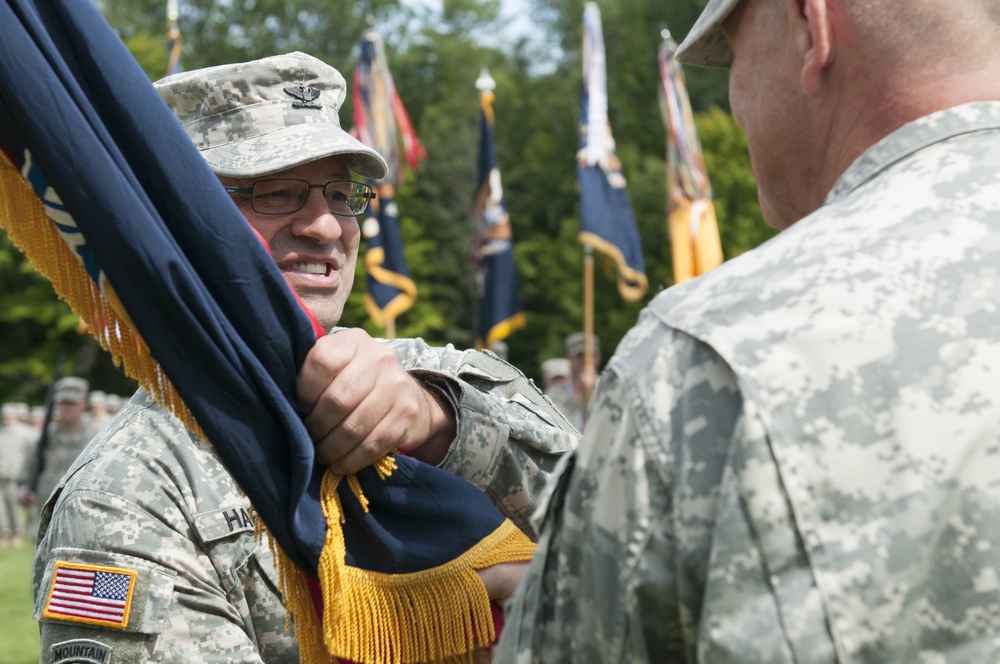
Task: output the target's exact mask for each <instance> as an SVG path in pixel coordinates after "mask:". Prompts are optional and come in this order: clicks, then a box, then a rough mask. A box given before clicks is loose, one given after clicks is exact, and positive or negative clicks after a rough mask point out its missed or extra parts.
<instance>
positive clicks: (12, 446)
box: [0, 403, 38, 548]
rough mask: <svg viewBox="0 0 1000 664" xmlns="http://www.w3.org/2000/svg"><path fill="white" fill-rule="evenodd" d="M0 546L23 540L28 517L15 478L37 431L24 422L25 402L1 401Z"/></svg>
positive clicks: (26, 410)
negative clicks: (2, 402)
mask: <svg viewBox="0 0 1000 664" xmlns="http://www.w3.org/2000/svg"><path fill="white" fill-rule="evenodd" d="M0 411H2V414H3V425H2V426H0V548H7V547H8V546H12V547H14V548H18V547H20V546H21V544H22V543H23V542H24V536H25V532H26V528H27V517H26V515H25V512H24V506H23V505H21V503H20V499H19V496H18V480H19V479H20V477H21V473H22V472H24V467H25V464H27V463H28V458H29V456H30V455H31V451H32V448H33V447H34V445H35V441H36V440H38V432H36V431H35V429H34V428H33V427H32V426H31V425H30V424H28V423H27V419H28V404H25V403H4V404H3V406H2V407H0Z"/></svg>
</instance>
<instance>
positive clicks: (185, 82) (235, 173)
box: [155, 52, 387, 179]
mask: <svg viewBox="0 0 1000 664" xmlns="http://www.w3.org/2000/svg"><path fill="white" fill-rule="evenodd" d="M155 86H156V89H157V91H158V92H159V93H160V95H161V96H162V97H163V99H164V101H166V102H167V104H168V105H169V106H170V108H171V110H172V111H173V112H174V115H176V116H177V118H178V119H179V120H180V123H181V126H182V127H183V128H184V131H185V132H187V135H188V136H190V137H191V140H193V141H194V144H195V145H196V146H197V147H198V150H200V151H201V155H202V156H203V157H204V158H205V161H207V162H208V164H209V166H211V167H212V170H213V171H215V173H216V174H217V175H226V176H230V177H234V178H248V177H255V176H258V175H265V174H267V173H274V172H276V171H281V170H284V169H288V168H293V167H295V166H298V165H300V164H304V163H306V162H310V161H315V160H317V159H322V158H324V157H328V156H331V155H338V154H342V155H344V156H345V157H346V158H347V167H348V168H350V169H351V172H352V173H357V174H358V175H361V176H364V177H367V178H373V179H380V178H383V177H385V175H386V171H387V167H386V163H385V160H384V159H383V158H382V157H381V155H379V154H378V152H376V151H375V150H373V149H371V148H369V147H368V146H366V145H364V144H362V143H361V142H360V141H358V140H357V139H356V138H354V137H353V136H351V135H350V134H348V133H347V132H346V131H344V130H343V129H341V127H340V116H339V114H338V112H339V111H340V107H341V105H342V104H343V103H344V98H345V97H346V95H347V84H346V83H345V81H344V77H343V76H342V75H341V74H340V72H339V71H337V70H336V69H334V68H333V67H331V66H330V65H328V64H326V63H325V62H323V61H322V60H319V59H317V58H314V57H313V56H311V55H306V54H305V53H297V52H296V53H288V54H285V55H275V56H271V57H268V58H261V59H260V60H253V61H251V62H241V63H237V64H227V65H219V66H217V67H208V68H206V69H197V70H194V71H190V72H184V73H181V74H175V75H174V76H169V77H167V78H165V79H162V80H160V81H157V82H156V84H155Z"/></svg>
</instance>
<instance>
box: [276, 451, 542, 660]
mask: <svg viewBox="0 0 1000 664" xmlns="http://www.w3.org/2000/svg"><path fill="white" fill-rule="evenodd" d="M383 461H385V459H383ZM379 472H380V474H381V475H383V476H385V475H387V474H388V473H386V472H384V471H383V470H382V469H380V471H379ZM342 479H343V477H342V476H340V475H336V474H334V473H332V472H330V471H328V472H327V473H326V475H325V476H324V477H323V483H322V487H321V490H320V500H321V501H322V505H323V513H324V515H325V516H326V519H327V534H326V542H325V543H324V545H323V552H322V555H321V556H320V562H319V577H320V579H319V581H320V588H321V590H322V593H323V607H324V608H323V624H322V627H321V628H320V627H319V625H318V624H317V622H318V621H317V617H316V614H315V611H314V609H313V604H312V597H311V595H310V593H309V589H308V586H307V582H306V578H305V574H304V573H303V572H302V571H301V570H300V569H298V568H297V567H295V566H294V565H293V564H292V563H291V561H290V560H288V559H287V558H285V557H284V555H283V554H282V553H281V552H280V550H279V551H277V554H278V558H279V568H280V574H279V577H280V579H281V581H280V582H281V584H282V586H283V587H282V595H283V597H284V598H285V605H286V607H287V608H288V611H289V614H290V615H292V616H293V619H294V621H295V636H296V638H297V639H298V642H299V648H300V651H301V652H300V661H302V662H303V663H304V664H321V663H324V662H330V661H336V660H335V659H334V660H331V654H332V655H333V656H334V657H338V658H344V659H347V660H350V661H352V662H365V663H371V664H374V663H382V662H395V663H400V664H403V663H416V662H427V663H440V664H445V663H448V664H450V663H452V662H454V663H459V662H471V661H472V657H473V653H474V651H475V650H476V648H477V647H482V648H485V647H487V646H489V644H490V643H492V642H493V641H494V640H496V630H495V629H494V626H493V616H492V612H491V609H490V599H489V597H488V595H487V593H486V587H485V586H484V585H483V582H482V580H481V579H480V578H479V575H478V574H476V571H475V570H477V569H484V568H486V567H489V566H491V565H497V564H500V563H507V562H518V561H527V560H530V559H531V556H532V555H533V554H534V552H535V544H534V543H533V542H532V541H531V540H530V539H529V538H528V537H527V536H526V535H525V534H524V533H522V532H521V531H520V530H519V529H518V528H517V526H515V525H514V524H513V523H512V522H511V521H510V520H509V519H505V520H504V521H503V523H502V524H501V525H500V526H499V527H498V528H497V529H496V530H495V531H494V532H493V533H491V534H490V535H489V536H487V537H486V538H485V539H483V540H481V541H480V542H478V543H477V544H476V545H475V546H473V547H472V548H471V549H469V550H468V551H466V552H465V553H463V554H462V555H461V556H459V557H458V558H455V559H453V560H451V561H449V562H447V563H444V564H442V565H440V566H438V567H434V568H431V569H428V570H423V571H420V572H412V573H408V574H385V573H380V572H372V571H369V570H363V569H360V568H357V567H350V566H348V565H347V564H346V562H345V556H346V547H345V543H344V532H343V529H342V527H341V524H342V523H343V520H344V513H343V510H342V508H341V504H340V498H339V495H338V494H337V486H338V485H339V483H340V481H341V480H342ZM347 479H348V482H349V483H350V484H351V490H352V493H353V494H354V495H355V497H356V498H357V499H358V501H359V502H360V503H361V505H362V506H363V507H364V508H365V511H367V503H368V501H367V499H365V497H364V495H363V494H362V493H361V487H360V486H359V485H358V484H357V480H356V478H355V477H354V476H348V478H347ZM352 480H353V481H352Z"/></svg>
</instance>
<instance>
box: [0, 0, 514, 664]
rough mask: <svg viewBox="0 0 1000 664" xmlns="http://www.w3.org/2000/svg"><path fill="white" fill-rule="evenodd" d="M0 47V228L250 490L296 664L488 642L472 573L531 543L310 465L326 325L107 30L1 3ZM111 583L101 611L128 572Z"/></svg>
mask: <svg viewBox="0 0 1000 664" xmlns="http://www.w3.org/2000/svg"><path fill="white" fill-rule="evenodd" d="M0 36H2V39H0V223H2V225H4V226H5V227H6V228H7V229H8V232H9V235H10V237H11V240H12V241H13V242H14V243H15V244H16V245H17V246H19V247H20V248H21V249H22V250H24V251H25V253H26V254H27V255H28V257H29V258H30V259H31V260H32V262H33V263H34V264H35V266H36V267H38V268H39V270H40V271H42V272H43V273H44V274H46V276H48V277H49V279H50V280H51V281H52V282H53V286H54V287H55V289H56V291H57V293H59V295H60V296H61V297H62V298H63V299H65V300H66V301H67V302H68V303H69V304H70V306H71V307H72V308H73V309H74V311H75V312H76V313H77V314H79V315H80V316H81V318H82V319H83V320H84V322H85V323H86V324H87V326H88V330H89V332H90V333H91V334H93V335H94V336H95V337H96V338H97V339H98V340H99V341H100V342H101V344H102V346H104V347H105V348H106V349H107V350H108V351H109V352H110V353H111V354H112V356H113V357H114V359H115V361H116V362H117V363H119V364H120V365H121V366H122V367H123V368H124V370H125V371H126V373H127V374H129V375H130V376H132V377H134V378H136V379H137V380H138V382H139V383H140V384H141V385H142V386H143V387H144V388H145V389H146V390H147V391H148V392H149V393H150V395H152V396H153V397H154V398H155V399H156V400H157V401H158V402H159V403H161V404H162V405H163V406H164V407H166V408H168V409H170V411H171V412H173V413H174V414H175V415H177V416H178V417H179V418H180V419H181V420H182V421H183V422H184V423H185V424H186V425H187V426H188V427H189V428H190V429H191V430H192V431H194V432H197V433H203V434H204V435H206V436H207V438H208V440H210V441H211V442H212V444H213V445H214V446H215V448H216V450H217V451H218V453H219V456H220V458H221V459H222V461H223V463H224V464H225V466H226V468H227V469H228V470H229V472H230V473H231V474H232V475H233V477H234V479H235V480H236V482H237V483H238V484H239V485H240V486H241V487H243V488H244V489H245V490H246V492H247V495H248V497H249V498H250V500H251V502H252V504H253V506H254V509H255V511H256V513H257V515H258V516H259V517H260V519H258V521H257V524H258V526H260V527H263V526H264V525H266V527H267V529H268V531H269V532H270V534H271V535H272V537H273V541H274V542H276V543H277V545H278V546H279V547H280V551H278V554H279V563H280V566H281V568H282V585H283V588H282V595H283V599H284V601H285V603H286V605H287V606H288V607H289V609H290V611H291V612H292V614H293V615H294V618H295V626H296V636H297V637H298V640H299V644H300V646H301V648H302V653H303V661H306V662H309V661H327V660H328V659H329V656H330V654H332V655H334V656H336V657H339V658H345V659H350V660H354V661H357V662H374V661H378V660H379V659H380V657H381V656H380V654H379V653H385V652H392V653H393V654H394V655H398V658H399V659H401V660H402V659H406V660H407V661H434V660H437V659H442V658H445V657H447V656H450V655H458V654H462V653H465V652H467V651H468V650H469V648H470V647H471V646H472V645H473V644H476V643H478V644H484V643H488V641H489V640H490V639H491V638H492V637H493V635H494V631H493V623H492V621H491V620H490V614H491V612H490V607H489V602H488V598H486V596H485V589H484V588H483V587H482V584H481V583H478V579H477V578H476V577H475V572H474V569H478V568H481V567H485V566H488V565H492V564H495V563H498V562H503V561H509V560H524V559H525V558H526V557H530V549H531V545H530V542H527V539H526V537H525V536H524V535H523V534H521V533H520V532H519V531H517V530H516V528H513V530H512V527H513V524H511V523H510V521H508V520H504V519H503V517H502V516H501V515H500V514H499V512H497V511H496V510H495V508H493V507H492V505H491V504H490V503H489V502H488V501H486V499H485V496H484V495H483V494H482V493H481V492H480V491H478V490H477V489H475V487H473V485H471V484H469V483H467V482H465V481H464V480H460V479H458V478H456V477H454V476H452V475H450V474H448V473H445V472H443V471H440V470H438V469H437V468H434V467H433V466H429V465H427V464H421V463H419V462H417V461H415V460H412V459H410V458H408V457H405V456H390V457H386V459H384V460H383V462H381V463H380V464H378V465H377V466H375V467H371V468H368V469H366V470H365V471H362V473H359V474H357V475H354V476H350V477H349V478H347V480H348V481H346V482H341V481H340V480H341V478H340V477H339V476H336V475H332V474H331V473H329V472H326V470H325V469H324V468H323V467H321V466H319V465H317V464H316V463H315V455H314V449H313V444H312V441H311V440H310V438H309V435H308V432H307V431H306V429H305V426H304V424H303V422H302V419H301V415H300V414H299V412H298V410H297V409H296V406H295V387H296V377H297V373H298V369H299V367H300V366H301V363H302V361H303V360H304V358H305V355H306V353H307V352H308V351H309V349H310V348H311V347H312V345H313V344H314V343H315V339H316V337H317V335H320V334H323V333H324V330H322V329H321V328H320V327H319V325H318V324H317V323H316V321H315V319H314V318H313V317H312V316H311V314H310V313H309V312H308V311H307V310H306V309H305V308H304V307H303V306H302V305H301V303H300V302H299V301H298V298H297V296H296V295H295V293H294V291H293V290H292V289H291V288H289V287H288V284H287V283H286V282H285V281H284V279H283V278H282V275H281V273H280V271H279V270H278V268H277V266H276V265H275V264H274V262H273V261H272V260H271V258H270V256H269V255H268V252H267V248H266V246H265V245H264V243H263V242H261V241H260V240H259V238H258V237H257V236H255V234H254V233H253V232H252V230H251V229H250V227H249V225H248V224H247V223H246V222H245V220H244V219H243V218H242V216H241V215H240V213H239V211H238V210H237V208H236V206H235V205H234V204H233V202H232V200H231V199H230V197H229V196H228V195H227V194H226V193H225V192H224V190H223V189H222V187H221V185H220V184H219V182H218V180H217V178H216V177H215V175H214V174H213V173H212V171H211V170H210V169H209V167H208V165H207V164H206V162H205V161H204V159H202V157H201V156H200V154H199V153H198V151H197V149H196V148H195V146H194V144H193V143H192V141H191V140H190V139H189V138H188V136H187V135H186V134H185V132H184V131H183V129H182V128H181V127H180V125H179V123H178V122H177V120H176V118H175V117H174V116H173V114H172V113H171V112H170V110H169V109H168V108H167V107H166V105H165V104H164V103H163V101H162V99H161V98H160V96H159V95H158V94H157V93H156V92H155V91H154V90H153V88H152V86H150V84H149V81H148V80H147V79H146V77H145V75H144V74H143V72H142V70H141V69H140V68H139V66H138V65H137V64H136V62H135V61H134V60H133V59H132V57H131V56H130V55H129V53H128V52H127V51H126V50H125V48H124V46H123V45H122V44H121V42H120V41H119V40H118V38H117V36H116V35H115V34H114V32H113V31H112V30H111V28H110V27H109V26H108V25H107V23H105V22H104V19H103V18H102V17H101V15H100V13H99V12H98V11H97V9H96V8H95V7H94V5H93V4H92V3H89V2H78V1H77V0H0ZM25 81H31V85H25ZM220 238H224V240H220ZM387 472H389V473H391V475H389V476H388V477H385V479H380V476H382V475H384V474H385V473H387ZM470 488H471V489H472V490H471V491H470V490H469V489H470ZM438 490H442V491H443V493H441V494H440V495H430V496H428V495H426V493H425V492H427V491H438ZM362 497H365V498H367V503H362ZM484 501H485V502H484ZM365 504H367V511H366V508H365ZM457 506H461V509H460V510H455V509H454V508H455V507H457ZM413 509H416V510H417V513H412V510H413ZM342 521H343V523H342ZM400 524H404V526H405V527H402V528H401V527H400ZM414 538H417V540H418V541H417V542H414V541H413V540H414ZM525 542H527V545H526V544H525ZM375 550H377V551H378V552H379V553H378V555H375V554H374V553H373V551H375ZM446 562H447V563H448V564H449V567H448V568H447V569H448V573H447V574H446V575H445V576H444V577H442V576H441V572H440V570H441V565H442V564H444V563H446ZM452 565H454V566H452ZM427 570H431V571H430V572H428V571H427ZM101 571H107V570H101ZM110 573H112V574H118V573H119V572H118V571H116V570H111V571H110ZM470 575H471V576H470ZM104 582H107V583H105V584H104V585H102V586H101V588H102V590H101V591H100V593H99V594H100V595H101V596H102V597H103V596H104V595H105V594H107V593H106V591H107V588H108V587H109V585H108V584H110V586H115V587H119V586H121V585H123V582H124V579H122V578H120V577H102V583H104ZM314 591H315V593H314ZM107 592H110V591H107ZM116 592H119V593H120V590H119V591H116ZM314 596H315V597H321V598H322V601H321V602H319V604H318V606H317V607H316V610H314V600H313V599H312V598H313V597H314ZM115 601H122V600H115ZM125 601H127V600H125ZM317 614H320V615H317ZM121 619H122V620H124V619H125V617H124V615H123V616H122V618H121ZM112 620H117V618H114V617H113V618H112ZM320 621H322V622H321V623H320ZM328 653H329V654H328Z"/></svg>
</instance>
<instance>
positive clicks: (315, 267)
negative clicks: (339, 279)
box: [288, 262, 333, 277]
mask: <svg viewBox="0 0 1000 664" xmlns="http://www.w3.org/2000/svg"><path fill="white" fill-rule="evenodd" d="M288 269H289V270H293V271H295V272H305V273H306V274H318V275H320V276H324V277H328V276H330V272H332V271H333V266H332V265H330V264H329V263H307V262H296V263H292V264H291V265H289V266H288Z"/></svg>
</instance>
